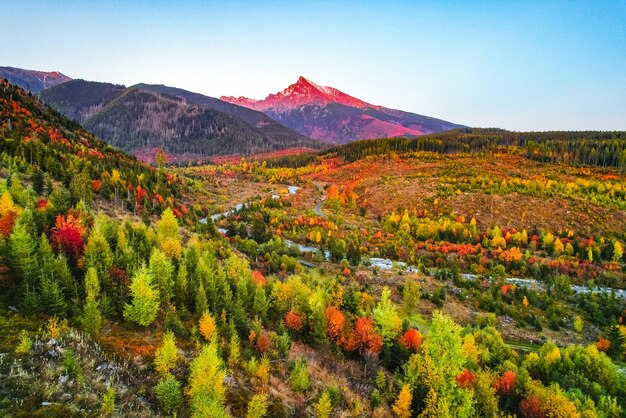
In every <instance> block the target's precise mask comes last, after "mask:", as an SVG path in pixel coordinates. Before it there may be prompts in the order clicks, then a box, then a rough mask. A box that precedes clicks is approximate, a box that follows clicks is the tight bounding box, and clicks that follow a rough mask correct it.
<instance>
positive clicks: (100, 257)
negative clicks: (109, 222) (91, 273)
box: [83, 227, 114, 289]
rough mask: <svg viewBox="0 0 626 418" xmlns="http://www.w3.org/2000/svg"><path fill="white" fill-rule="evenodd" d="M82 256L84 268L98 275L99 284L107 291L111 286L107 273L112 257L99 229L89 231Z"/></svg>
mask: <svg viewBox="0 0 626 418" xmlns="http://www.w3.org/2000/svg"><path fill="white" fill-rule="evenodd" d="M83 256H84V260H85V261H84V263H85V267H87V268H90V267H93V268H94V269H95V270H96V273H97V274H98V279H99V280H100V283H102V285H103V287H104V288H105V289H108V288H109V287H110V285H111V283H109V282H110V279H109V271H110V270H111V267H112V266H113V261H114V256H113V252H111V248H110V247H109V243H108V242H107V240H106V238H105V237H104V235H103V234H102V232H101V231H100V228H98V227H94V228H93V229H92V230H91V234H90V235H89V241H87V245H86V246H85V252H84V255H83Z"/></svg>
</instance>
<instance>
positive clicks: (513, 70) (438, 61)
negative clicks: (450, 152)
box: [0, 0, 626, 130]
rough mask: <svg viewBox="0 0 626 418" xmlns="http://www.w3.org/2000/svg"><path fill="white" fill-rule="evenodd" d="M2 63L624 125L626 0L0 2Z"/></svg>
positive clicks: (541, 124) (228, 91)
mask: <svg viewBox="0 0 626 418" xmlns="http://www.w3.org/2000/svg"><path fill="white" fill-rule="evenodd" d="M0 10H2V15H3V17H2V24H1V25H0V39H2V44H1V46H0V51H1V52H0V65H10V66H15V67H22V68H29V69H40V70H58V71H61V72H63V73H65V74H67V75H68V76H70V77H73V78H84V79H87V80H98V81H109V82H115V83H121V84H126V85H132V84H134V83H137V82H147V83H159V84H166V85H171V86H176V87H182V88H185V89H188V90H193V91H197V92H200V93H203V94H206V95H210V96H217V97H219V96H220V95H245V96H248V97H254V98H263V97H265V96H266V95H267V94H268V93H270V92H272V93H273V92H276V91H279V90H282V89H283V88H285V87H286V86H287V85H288V84H291V83H293V82H295V80H296V79H297V77H298V76H299V75H304V76H305V77H307V78H310V79H312V80H314V81H316V82H318V83H319V84H324V85H331V86H333V87H336V88H338V89H340V90H342V91H344V92H346V93H348V94H351V95H353V96H356V97H359V98H361V99H363V100H366V101H369V102H371V103H375V104H381V105H384V106H387V107H392V108H398V109H402V110H407V111H412V112H416V113H421V114H425V115H430V116H435V117H440V118H443V119H447V120H450V121H453V122H459V123H464V124H467V125H471V126H497V127H502V128H507V129H512V130H552V129H559V130H565V129H568V130H582V129H597V130H615V129H621V130H626V1H623V0H622V1H612V2H611V1H585V2H577V1H533V0H526V1H470V0H467V1H417V0H415V1H405V2H401V1H346V2H340V1H320V0H318V1H313V2H304V1H295V0H294V1H250V2H244V1H224V2H213V1H186V2H183V1H171V2H163V1H161V2H159V1H119V2H113V1H108V2H105V1H95V0H94V1H69V0H66V1H47V2H40V1H32V0H29V1H15V0H0Z"/></svg>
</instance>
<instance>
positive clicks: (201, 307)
mask: <svg viewBox="0 0 626 418" xmlns="http://www.w3.org/2000/svg"><path fill="white" fill-rule="evenodd" d="M208 310H209V307H208V304H207V301H206V292H205V291H204V286H203V285H202V282H200V286H199V287H198V290H197V291H196V315H198V316H201V315H202V314H204V313H205V312H206V311H208Z"/></svg>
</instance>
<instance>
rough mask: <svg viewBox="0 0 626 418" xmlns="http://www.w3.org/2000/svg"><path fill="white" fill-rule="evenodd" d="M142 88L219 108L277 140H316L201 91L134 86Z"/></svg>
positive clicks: (312, 143) (304, 141)
mask: <svg viewBox="0 0 626 418" xmlns="http://www.w3.org/2000/svg"><path fill="white" fill-rule="evenodd" d="M134 87H136V88H138V89H140V90H146V91H153V92H156V93H161V94H165V95H168V96H172V97H178V98H181V99H184V100H185V101H187V102H188V103H193V104H196V105H201V106H206V107H209V108H211V109H214V110H217V111H219V112H222V113H225V114H227V115H231V116H234V117H236V118H238V119H241V120H243V121H244V122H246V123H247V124H248V125H250V126H252V127H254V128H256V129H258V130H259V131H260V132H262V133H263V134H265V135H267V136H268V137H270V138H272V139H275V140H277V141H288V142H296V141H297V142H299V143H300V144H302V146H305V144H307V143H308V144H309V145H313V146H319V145H315V143H314V141H311V140H310V138H307V137H305V136H304V135H301V134H299V133H297V132H295V131H293V130H291V129H289V128H286V127H284V126H283V125H280V124H279V123H276V122H275V121H274V120H273V119H272V118H270V117H269V116H267V115H266V114H264V113H262V112H258V111H255V110H252V109H248V108H247V107H243V106H237V105H234V104H231V103H229V102H225V101H223V100H220V99H216V98H214V97H209V96H204V95H202V94H199V93H194V92H191V91H187V90H183V89H178V88H175V87H168V86H163V85H153V84H137V85H136V86H134Z"/></svg>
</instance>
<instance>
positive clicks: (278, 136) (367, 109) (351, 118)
mask: <svg viewBox="0 0 626 418" xmlns="http://www.w3.org/2000/svg"><path fill="white" fill-rule="evenodd" d="M0 78H7V79H8V80H9V82H11V83H12V84H15V85H18V86H20V87H22V88H25V89H27V90H29V91H31V92H32V93H37V94H38V95H39V96H40V98H41V99H42V100H43V101H44V102H45V103H47V104H48V105H50V106H52V107H53V108H54V109H56V110H57V111H59V112H61V113H63V114H64V115H65V116H67V117H69V118H70V119H72V120H75V121H77V122H79V123H80V124H82V125H83V126H84V127H85V128H87V129H88V130H90V131H92V132H93V133H94V134H95V135H97V136H98V137H100V138H102V139H103V140H105V141H107V142H108V143H110V144H111V145H114V146H116V147H118V148H120V149H122V150H124V151H127V152H132V153H135V155H139V156H141V158H144V159H147V160H151V159H152V158H153V156H154V154H155V152H156V150H157V149H159V148H164V149H165V150H166V151H167V152H168V153H169V154H170V155H171V156H172V158H173V159H174V160H179V161H183V160H193V159H204V158H206V157H209V156H216V155H250V154H255V153H264V152H271V151H278V150H285V149H295V148H304V149H319V148H323V147H326V146H329V145H328V144H329V143H339V144H341V143H347V142H352V141H355V140H361V139H374V138H387V137H416V136H420V135H424V134H429V133H435V132H441V131H446V130H451V129H456V128H462V127H464V126H462V125H458V124H454V123H450V122H446V121H444V120H440V119H435V118H431V117H428V116H422V115H418V114H415V113H410V112H404V111H401V110H395V109H389V108H386V107H383V106H377V105H373V104H370V103H367V102H365V101H363V100H360V99H357V98H355V97H352V96H350V95H348V94H345V93H343V92H341V91H340V90H337V89H335V88H333V87H325V86H321V85H319V84H317V83H315V82H313V81H311V80H309V79H307V78H304V77H300V78H298V80H297V81H296V83H294V84H292V85H290V86H289V87H287V88H286V89H285V90H283V91H281V92H279V93H276V94H270V95H269V96H267V97H266V98H265V99H263V100H254V99H249V98H245V97H238V98H235V97H232V96H223V97H221V98H220V99H217V98H214V97H209V96H205V95H202V94H199V93H194V92H191V91H187V90H183V89H179V88H175V87H168V86H164V85H154V84H144V83H140V84H136V85H134V86H130V87H126V86H123V85H117V84H111V83H102V82H94V81H85V80H72V79H71V78H69V77H67V76H65V75H63V74H61V73H59V72H42V71H33V70H24V69H19V68H14V67H0Z"/></svg>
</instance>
